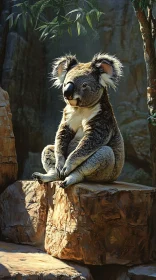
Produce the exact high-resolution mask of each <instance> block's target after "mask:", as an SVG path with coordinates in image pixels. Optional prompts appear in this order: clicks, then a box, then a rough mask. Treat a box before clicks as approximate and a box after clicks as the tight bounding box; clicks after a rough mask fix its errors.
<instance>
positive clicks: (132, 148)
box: [121, 119, 150, 165]
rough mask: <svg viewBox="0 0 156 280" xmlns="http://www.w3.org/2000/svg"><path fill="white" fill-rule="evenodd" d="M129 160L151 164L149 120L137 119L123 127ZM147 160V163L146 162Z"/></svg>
mask: <svg viewBox="0 0 156 280" xmlns="http://www.w3.org/2000/svg"><path fill="white" fill-rule="evenodd" d="M136 130H137V131H136ZM121 132H122V134H123V137H124V143H125V152H126V156H127V158H130V159H133V160H135V161H139V162H142V163H144V164H145V165H146V164H147V163H148V164H149V163H150V148H149V137H150V136H149V132H148V126H147V119H136V120H134V121H132V122H128V123H126V124H124V125H122V126H121ZM145 159H146V161H145Z"/></svg>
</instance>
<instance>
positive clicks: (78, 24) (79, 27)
mask: <svg viewBox="0 0 156 280" xmlns="http://www.w3.org/2000/svg"><path fill="white" fill-rule="evenodd" d="M80 33H81V25H80V23H79V21H77V34H78V36H79V35H80Z"/></svg>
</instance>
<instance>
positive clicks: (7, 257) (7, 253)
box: [0, 242, 93, 280]
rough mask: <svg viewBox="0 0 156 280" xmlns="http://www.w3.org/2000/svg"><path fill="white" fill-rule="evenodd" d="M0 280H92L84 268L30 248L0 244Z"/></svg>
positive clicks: (87, 270)
mask: <svg viewBox="0 0 156 280" xmlns="http://www.w3.org/2000/svg"><path fill="white" fill-rule="evenodd" d="M0 279H20V280H21V279H25V280H26V279H29V280H37V279H46V280H48V279H49V280H54V279H57V280H59V279H61V280H68V279H71V280H74V279H75V280H93V279H92V277H91V274H90V272H89V269H87V268H86V267H84V266H81V265H77V264H73V263H69V262H63V261H60V260H57V259H55V258H53V257H52V256H49V255H48V254H46V253H44V252H41V251H40V250H39V249H36V248H33V247H32V246H24V245H15V244H11V243H5V242H0Z"/></svg>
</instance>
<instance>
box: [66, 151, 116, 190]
mask: <svg viewBox="0 0 156 280" xmlns="http://www.w3.org/2000/svg"><path fill="white" fill-rule="evenodd" d="M114 166H115V156H114V152H113V150H112V149H111V148H110V147H108V146H103V147H101V148H100V149H99V150H98V151H96V152H95V153H94V154H93V155H92V156H90V157H89V158H88V159H87V160H86V161H85V162H83V164H81V165H80V166H79V167H78V168H76V169H75V170H74V171H73V172H72V173H70V174H69V175H68V176H67V177H66V178H65V180H64V181H63V182H61V183H60V186H61V187H63V188H65V187H68V186H70V185H73V184H76V183H79V182H82V181H83V180H87V181H94V182H110V181H113V180H114V178H113V177H112V175H113V170H114Z"/></svg>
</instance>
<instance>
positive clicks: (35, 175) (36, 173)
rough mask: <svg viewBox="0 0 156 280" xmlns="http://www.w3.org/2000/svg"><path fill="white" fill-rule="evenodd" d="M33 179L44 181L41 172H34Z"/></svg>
mask: <svg viewBox="0 0 156 280" xmlns="http://www.w3.org/2000/svg"><path fill="white" fill-rule="evenodd" d="M31 177H32V179H34V180H35V181H38V182H39V183H40V184H42V183H43V181H42V179H41V174H40V173H39V172H34V173H33V174H32V176H31Z"/></svg>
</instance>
